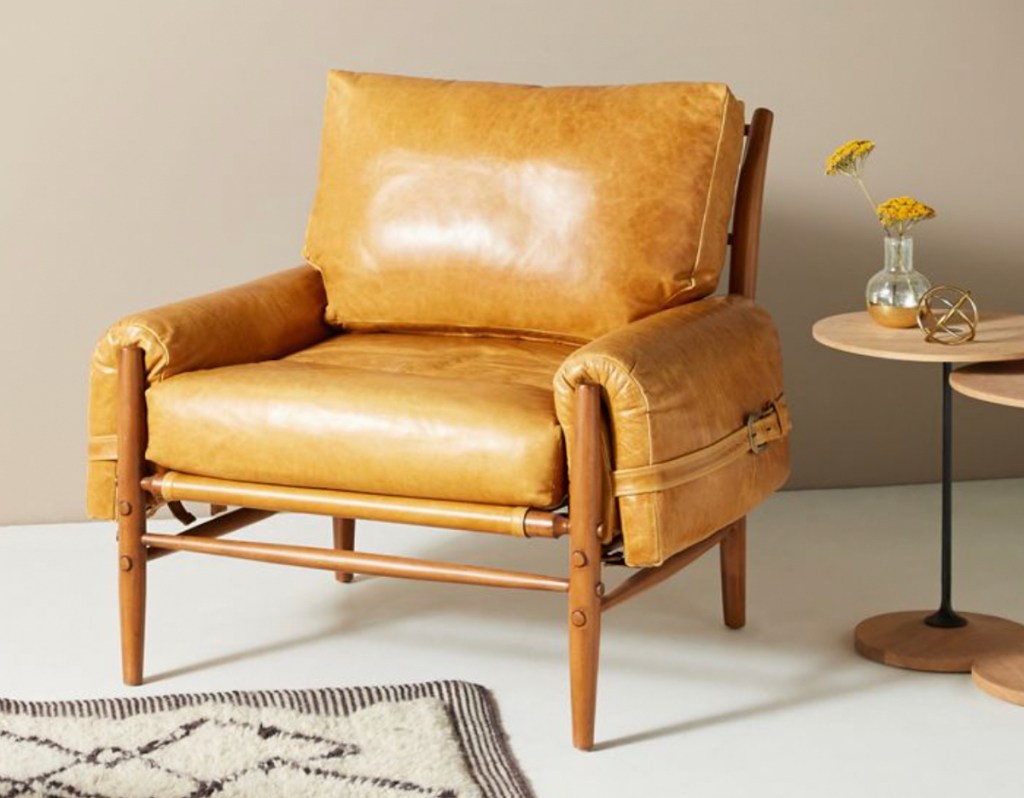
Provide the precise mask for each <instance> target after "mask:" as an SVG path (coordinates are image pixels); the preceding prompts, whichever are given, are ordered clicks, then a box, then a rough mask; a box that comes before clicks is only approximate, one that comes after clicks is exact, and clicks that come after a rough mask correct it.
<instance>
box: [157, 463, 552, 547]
mask: <svg viewBox="0 0 1024 798" xmlns="http://www.w3.org/2000/svg"><path fill="white" fill-rule="evenodd" d="M142 487H143V488H145V489H146V490H148V491H150V492H151V493H152V494H154V495H155V496H157V497H158V498H160V499H163V500H165V501H173V500H177V501H196V502H204V503H207V504H226V505H228V506H231V507H253V508H256V509H260V510H274V511H276V512H293V513H313V514H316V515H329V516H333V517H335V518H363V519H366V520H369V521H392V522H394V523H399V524H417V525H421V526H432V527H442V528H445V529H458V530H463V531H467V532H492V533H496V534H502V535H517V536H528V537H549V538H550V537H557V536H558V535H559V534H565V532H566V531H567V530H568V526H567V522H566V519H565V516H562V515H557V514H555V513H552V512H548V511H546V510H534V509H530V508H527V507H506V506H503V505H490V504H479V503H473V502H461V501H451V500H435V499H417V498H410V497H403V496H379V495H375V494H370V493H356V492H354V491H340V490H327V489H323V488H297V487H292V486H288V485H264V484H260V483H255V482H238V481H234V480H227V479H215V478H213V477H201V476H197V475H195V474H182V473H178V472H175V471H169V472H167V473H165V474H161V475H159V476H153V477H147V478H146V479H144V480H143V481H142Z"/></svg>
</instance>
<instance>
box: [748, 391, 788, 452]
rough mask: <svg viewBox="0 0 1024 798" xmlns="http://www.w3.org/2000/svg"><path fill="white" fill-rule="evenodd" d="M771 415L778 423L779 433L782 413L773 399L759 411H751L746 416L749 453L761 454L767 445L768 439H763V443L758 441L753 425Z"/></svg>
mask: <svg viewBox="0 0 1024 798" xmlns="http://www.w3.org/2000/svg"><path fill="white" fill-rule="evenodd" d="M772 415H774V416H775V421H776V423H777V424H778V425H779V432H780V433H781V432H782V413H781V412H780V411H779V405H778V403H777V402H776V401H775V400H774V399H772V400H771V401H770V402H768V403H767V404H766V405H765V406H764V408H763V409H762V410H761V412H760V413H751V414H750V415H748V416H747V443H748V444H749V446H750V452H751V454H761V452H763V451H764V449H765V447H766V446H768V441H764V442H763V443H762V442H760V441H758V439H757V429H756V427H755V425H756V424H757V423H758V422H760V421H764V420H765V419H766V418H768V417H770V416H772Z"/></svg>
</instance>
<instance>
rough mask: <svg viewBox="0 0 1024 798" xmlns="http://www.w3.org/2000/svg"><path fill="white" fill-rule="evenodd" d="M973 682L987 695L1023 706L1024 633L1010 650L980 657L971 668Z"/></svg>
mask: <svg viewBox="0 0 1024 798" xmlns="http://www.w3.org/2000/svg"><path fill="white" fill-rule="evenodd" d="M971 676H972V678H973V679H974V684H975V685H976V686H977V687H979V688H980V689H982V690H984V691H985V692H986V693H988V694H989V695H992V696H995V697H996V698H1001V699H1002V700H1003V701H1009V702H1010V703H1011V704H1020V705H1021V706H1024V635H1018V636H1017V638H1016V645H1015V646H1014V648H1013V650H1012V651H1008V652H1007V653H1005V654H993V655H991V656H988V657H982V658H981V659H979V660H978V661H977V662H975V663H974V667H973V668H972V669H971Z"/></svg>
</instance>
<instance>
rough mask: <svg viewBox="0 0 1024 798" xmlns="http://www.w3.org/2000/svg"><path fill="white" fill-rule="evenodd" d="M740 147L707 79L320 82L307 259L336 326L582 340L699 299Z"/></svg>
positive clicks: (356, 78)
mask: <svg viewBox="0 0 1024 798" xmlns="http://www.w3.org/2000/svg"><path fill="white" fill-rule="evenodd" d="M742 146H743V107H742V104H741V103H739V102H738V101H737V100H736V99H735V98H734V97H733V96H732V94H731V93H730V92H729V90H728V88H726V87H725V86H724V85H722V84H717V83H660V84H648V85H639V86H610V87H601V86H596V87H595V86H589V87H557V88H540V87H535V86H517V85H508V84H494V83H471V82H458V81H436V80H424V79H417V78H400V77H390V76H382V75H360V74H354V73H348V72H332V73H330V76H329V79H328V93H327V103H326V110H325V117H324V130H323V139H322V155H321V165H320V183H319V188H318V191H317V194H316V199H315V202H314V206H313V211H312V214H311V216H310V221H309V226H308V231H307V238H306V247H305V256H306V258H307V259H308V260H309V262H310V263H312V264H313V265H315V266H316V267H317V268H318V269H320V270H321V271H322V272H323V275H324V279H325V282H326V289H327V295H328V297H329V306H328V312H327V318H328V320H329V321H330V322H331V323H332V324H335V325H339V326H342V327H346V328H349V329H366V328H371V329H390V330H403V329H420V330H423V329H429V330H450V331H451V330H463V331H473V330H476V331H480V330H485V331H489V332H491V333H501V334H507V335H510V336H515V337H525V338H531V337H541V338H545V337H546V338H558V339H565V340H575V341H586V340H590V339H593V338H596V337H598V336H600V335H602V334H604V333H606V332H609V331H611V330H614V329H617V328H619V327H621V326H622V325H624V324H627V323H629V322H631V321H634V320H637V319H640V318H643V317H645V316H648V315H650V314H651V313H654V312H657V311H659V310H661V309H663V308H666V307H669V306H674V305H678V304H682V303H684V302H687V301H690V300H692V299H695V298H698V297H701V296H705V295H707V294H709V293H711V292H712V291H713V290H714V288H715V285H716V284H717V281H718V276H719V272H720V270H721V266H722V260H723V253H724V249H725V244H726V236H727V231H728V225H729V220H730V215H731V209H732V200H733V191H734V185H735V180H736V173H737V168H738V164H739V159H740V153H741V150H742ZM483 287H486V288H483Z"/></svg>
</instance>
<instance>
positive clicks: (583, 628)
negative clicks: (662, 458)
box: [569, 385, 604, 751]
mask: <svg viewBox="0 0 1024 798" xmlns="http://www.w3.org/2000/svg"><path fill="white" fill-rule="evenodd" d="M600 424H601V393H600V389H599V388H598V387H597V386H596V385H582V386H580V388H579V389H578V390H577V395H576V413H575V418H574V425H575V434H574V436H573V451H572V464H571V467H570V470H569V476H570V482H569V676H570V690H571V693H572V742H573V745H575V746H576V747H577V748H579V749H581V750H584V751H588V750H590V748H592V747H593V745H594V715H595V712H596V708H597V664H598V653H599V649H600V643H601V595H602V594H603V593H604V585H603V584H602V583H601V541H600V534H601V531H602V530H601V528H600V525H601V512H602V509H601V508H602V501H601V490H602V487H601V486H602V479H601V476H602V474H601V468H602V458H601V448H600V447H601V437H600Z"/></svg>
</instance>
